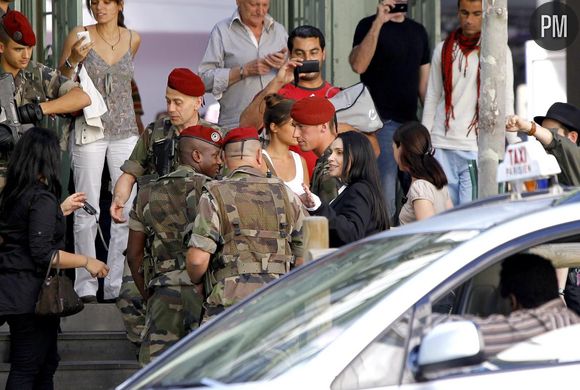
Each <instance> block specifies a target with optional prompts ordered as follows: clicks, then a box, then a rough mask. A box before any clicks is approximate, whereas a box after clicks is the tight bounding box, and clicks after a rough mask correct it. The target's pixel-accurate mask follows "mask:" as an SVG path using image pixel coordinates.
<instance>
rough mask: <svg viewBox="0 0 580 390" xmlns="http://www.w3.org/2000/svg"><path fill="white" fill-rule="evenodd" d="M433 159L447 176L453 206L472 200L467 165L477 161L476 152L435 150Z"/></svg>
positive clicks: (471, 188)
mask: <svg viewBox="0 0 580 390" xmlns="http://www.w3.org/2000/svg"><path fill="white" fill-rule="evenodd" d="M435 158H436V159H437V161H439V164H441V167H443V171H445V175H446V176H447V182H448V184H447V187H448V188H449V195H450V196H451V201H452V202H453V205H454V206H457V205H460V204H463V203H467V202H471V201H472V200H473V194H472V192H473V185H472V183H471V173H470V171H469V163H470V162H471V161H472V160H477V152H472V151H466V150H452V149H436V150H435Z"/></svg>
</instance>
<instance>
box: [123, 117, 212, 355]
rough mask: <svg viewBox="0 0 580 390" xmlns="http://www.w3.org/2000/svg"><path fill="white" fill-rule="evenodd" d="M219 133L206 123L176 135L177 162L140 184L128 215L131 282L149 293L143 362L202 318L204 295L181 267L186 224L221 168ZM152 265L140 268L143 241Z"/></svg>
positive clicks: (192, 218)
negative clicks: (146, 272)
mask: <svg viewBox="0 0 580 390" xmlns="http://www.w3.org/2000/svg"><path fill="white" fill-rule="evenodd" d="M221 146H222V137H221V134H220V132H219V131H217V130H215V129H213V128H211V127H207V126H200V125H198V126H192V127H188V128H186V129H184V130H183V131H182V132H181V134H180V135H179V142H178V150H179V161H180V165H179V167H178V168H177V169H176V170H175V171H174V172H172V173H170V174H168V175H165V176H162V177H160V178H159V179H157V180H155V181H154V182H152V183H149V184H146V185H145V186H143V187H141V188H140V189H139V195H138V196H137V202H136V203H135V204H134V206H133V209H132V210H131V214H130V219H129V243H128V246H127V262H128V263H129V267H130V268H131V273H132V275H133V279H134V280H135V284H136V285H137V287H138V288H139V291H140V292H141V294H142V296H143V298H144V299H147V310H146V321H145V323H146V324H147V326H146V327H145V331H144V332H143V335H142V337H143V340H142V344H141V347H140V352H139V362H140V363H141V364H143V365H145V364H147V363H149V362H150V361H151V359H153V358H155V357H157V356H159V355H160V354H161V353H163V352H164V351H165V350H167V348H169V347H170V346H172V345H173V344H175V343H176V342H177V341H178V340H179V339H181V338H182V337H184V336H185V335H186V334H187V333H189V332H190V331H191V330H193V329H195V328H197V327H198V326H199V323H200V321H201V310H202V303H203V297H202V295H201V292H200V293H198V292H197V291H196V290H195V287H194V285H193V284H192V283H191V280H190V279H189V277H188V276H187V272H186V270H185V254H186V252H187V246H186V245H185V243H184V236H185V230H186V228H187V226H188V225H189V224H193V221H194V220H195V217H196V216H197V204H198V203H199V198H200V197H201V190H202V187H203V185H204V184H205V183H207V182H209V181H210V180H211V179H212V178H214V177H215V176H217V174H218V173H219V172H220V169H221V165H222V159H221V154H222V153H221ZM146 245H149V251H150V253H151V264H152V265H153V267H152V268H153V271H152V272H151V273H150V274H149V275H147V279H145V275H144V274H143V269H142V266H143V257H144V254H145V246H146Z"/></svg>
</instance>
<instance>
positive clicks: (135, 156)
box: [121, 117, 221, 178]
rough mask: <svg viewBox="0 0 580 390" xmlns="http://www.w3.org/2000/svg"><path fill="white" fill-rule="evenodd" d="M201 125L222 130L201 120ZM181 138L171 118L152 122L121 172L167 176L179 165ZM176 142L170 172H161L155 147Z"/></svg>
mask: <svg viewBox="0 0 580 390" xmlns="http://www.w3.org/2000/svg"><path fill="white" fill-rule="evenodd" d="M198 124H199V125H202V126H207V127H213V128H215V129H216V130H219V131H220V133H221V129H220V128H219V127H217V126H216V125H214V124H213V123H209V122H207V121H205V120H203V119H201V118H199V121H198ZM178 136H179V131H178V130H177V128H176V127H175V126H173V125H172V124H171V122H170V120H169V118H167V117H165V118H161V119H158V120H157V121H155V122H152V123H150V124H149V126H147V128H146V129H145V131H144V132H143V134H141V136H140V137H139V140H138V141H137V144H136V145H135V148H134V149H133V152H132V153H131V156H130V157H129V159H128V160H127V161H125V163H124V164H123V165H122V166H121V170H122V171H123V172H125V173H129V174H131V175H133V176H135V177H136V178H140V177H142V176H145V175H152V174H157V173H159V174H167V173H169V172H173V171H174V170H175V169H176V168H177V166H178V165H179V161H177V137H178ZM166 140H167V141H174V142H173V156H172V157H173V158H171V161H170V163H169V164H170V169H169V172H159V170H158V169H157V165H159V164H157V161H156V160H157V159H156V157H155V153H154V149H153V148H154V145H156V144H159V143H161V142H163V141H166Z"/></svg>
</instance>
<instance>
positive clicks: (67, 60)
mask: <svg viewBox="0 0 580 390" xmlns="http://www.w3.org/2000/svg"><path fill="white" fill-rule="evenodd" d="M64 66H66V67H67V68H69V69H73V68H74V66H73V65H72V64H71V63H70V61H69V59H68V58H67V59H66V61H65V62H64Z"/></svg>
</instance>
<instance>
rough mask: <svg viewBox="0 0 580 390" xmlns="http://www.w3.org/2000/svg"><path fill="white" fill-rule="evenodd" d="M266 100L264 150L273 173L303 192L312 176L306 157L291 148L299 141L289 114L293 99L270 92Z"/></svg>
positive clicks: (294, 188)
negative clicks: (265, 143)
mask: <svg viewBox="0 0 580 390" xmlns="http://www.w3.org/2000/svg"><path fill="white" fill-rule="evenodd" d="M264 102H265V104H266V109H265V111H264V128H265V129H266V134H267V136H268V145H267V146H266V149H265V150H264V151H263V153H262V154H263V155H264V156H265V157H266V159H267V161H268V162H269V163H270V164H271V166H272V168H273V169H274V172H273V173H274V174H275V175H276V176H278V177H279V178H280V179H282V180H284V183H285V184H286V185H287V186H288V187H290V189H291V190H292V191H293V192H294V193H296V194H302V193H304V190H303V189H302V184H306V185H307V186H308V185H309V184H310V178H309V177H308V168H307V167H306V160H304V157H300V155H299V154H298V153H295V152H293V151H291V150H290V146H296V145H298V141H297V140H296V138H294V125H293V124H292V118H291V117H290V111H291V110H292V106H293V105H294V100H292V99H286V98H284V97H283V96H280V95H278V94H271V95H267V96H266V97H265V98H264Z"/></svg>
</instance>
